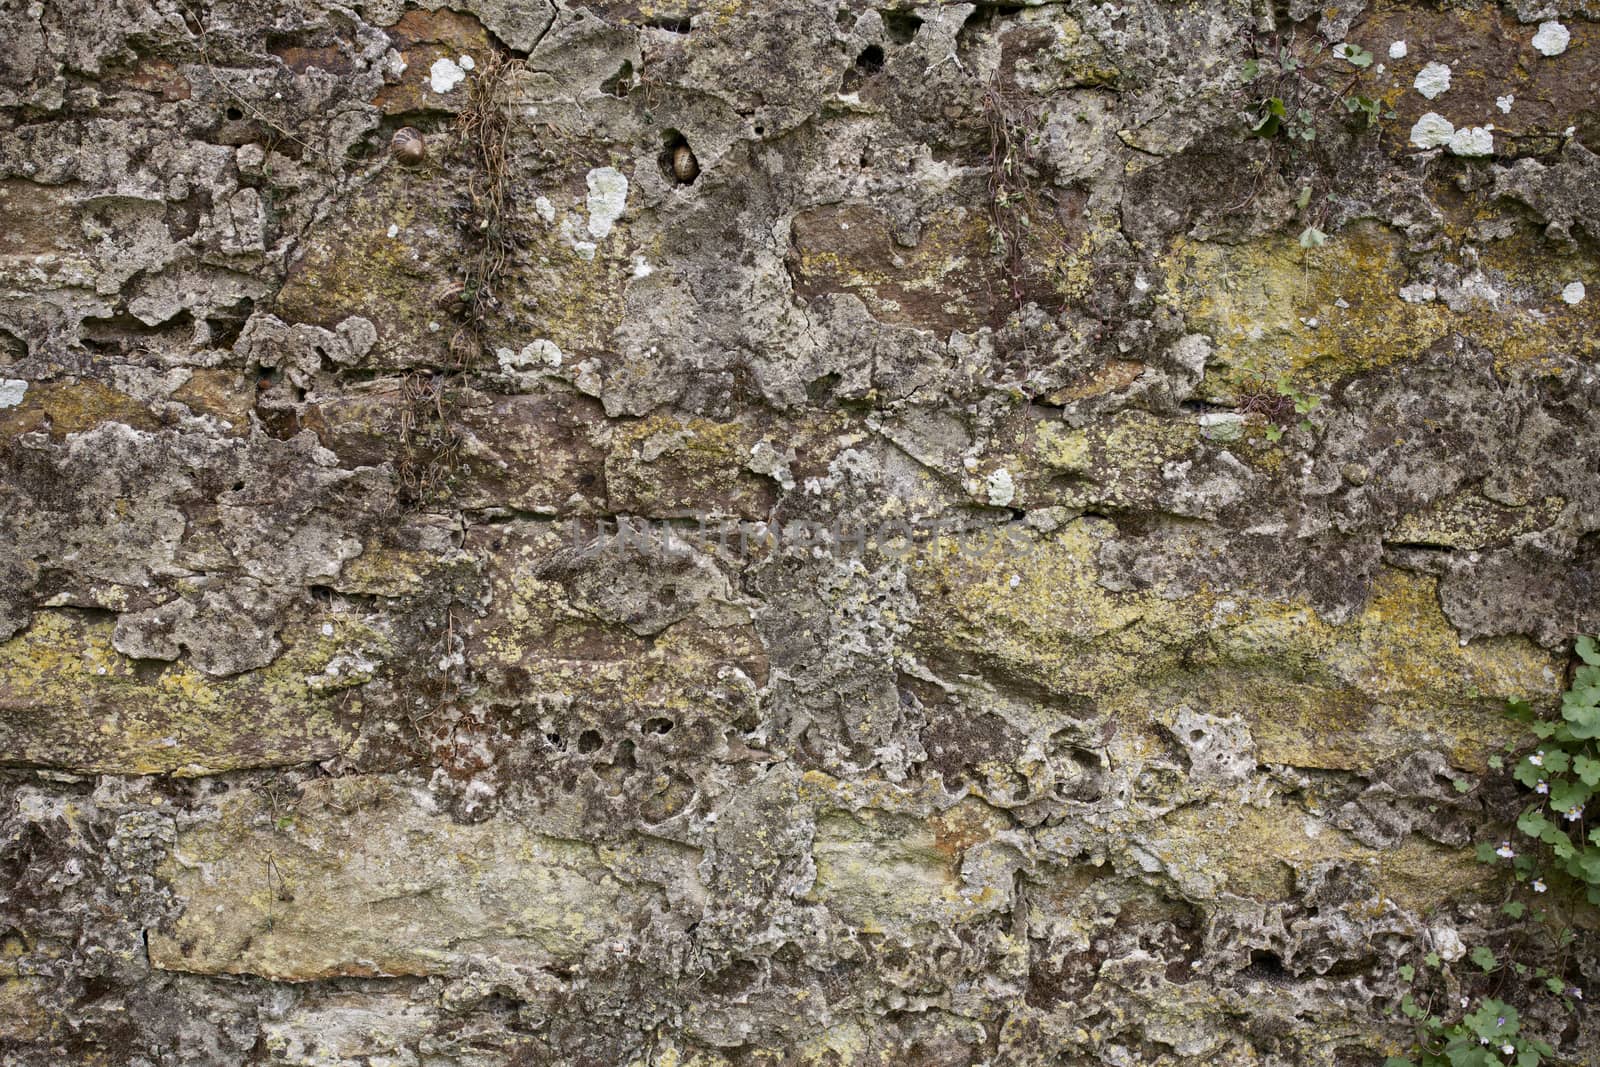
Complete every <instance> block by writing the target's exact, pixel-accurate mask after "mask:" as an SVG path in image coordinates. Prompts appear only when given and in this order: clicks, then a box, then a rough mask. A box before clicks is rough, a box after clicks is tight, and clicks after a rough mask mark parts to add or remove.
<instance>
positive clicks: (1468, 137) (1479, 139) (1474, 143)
mask: <svg viewBox="0 0 1600 1067" xmlns="http://www.w3.org/2000/svg"><path fill="white" fill-rule="evenodd" d="M1446 147H1447V148H1448V149H1449V150H1450V153H1451V154H1452V155H1457V156H1492V155H1494V127H1493V126H1463V127H1461V128H1460V129H1459V130H1457V131H1456V132H1455V133H1453V134H1451V135H1450V142H1449V144H1448V145H1446Z"/></svg>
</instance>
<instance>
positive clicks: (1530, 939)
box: [1384, 637, 1600, 1067]
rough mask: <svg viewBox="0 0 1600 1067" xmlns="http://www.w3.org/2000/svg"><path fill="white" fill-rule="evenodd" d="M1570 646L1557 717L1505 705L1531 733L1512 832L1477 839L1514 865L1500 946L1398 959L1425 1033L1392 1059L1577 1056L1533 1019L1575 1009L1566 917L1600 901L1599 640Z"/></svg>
mask: <svg viewBox="0 0 1600 1067" xmlns="http://www.w3.org/2000/svg"><path fill="white" fill-rule="evenodd" d="M1573 651H1574V653H1575V655H1576V657H1577V664H1576V666H1575V667H1574V669H1573V673H1572V684H1571V685H1570V686H1568V688H1567V691H1566V692H1565V693H1564V694H1563V695H1562V698H1561V714H1560V717H1559V718H1556V719H1541V718H1539V717H1537V716H1536V715H1535V714H1534V711H1533V708H1532V706H1531V705H1529V704H1528V703H1527V702H1526V701H1520V700H1513V701H1509V702H1508V705H1507V712H1508V714H1510V715H1511V716H1512V717H1513V718H1514V719H1516V720H1517V721H1519V722H1522V723H1524V724H1526V725H1527V727H1528V731H1529V734H1530V735H1531V736H1530V737H1529V739H1528V741H1526V742H1524V743H1523V744H1522V745H1520V746H1519V745H1515V744H1514V745H1512V746H1510V747H1509V748H1508V749H1507V751H1506V754H1507V756H1512V755H1513V754H1514V753H1516V752H1518V751H1519V750H1521V751H1522V755H1521V756H1520V757H1517V758H1515V762H1514V767H1513V769H1512V772H1511V776H1512V778H1513V779H1515V781H1516V782H1517V784H1518V785H1519V786H1520V787H1521V789H1520V790H1519V796H1520V798H1521V800H1520V804H1519V808H1520V810H1519V812H1518V814H1517V815H1516V817H1515V827H1516V829H1515V831H1514V833H1513V834H1512V835H1511V836H1507V837H1504V838H1501V839H1499V840H1497V841H1485V842H1482V843H1480V844H1479V845H1478V848H1477V854H1478V859H1479V860H1480V861H1482V862H1484V863H1491V864H1497V865H1498V864H1505V865H1507V866H1508V867H1509V868H1510V871H1511V874H1512V884H1511V892H1510V895H1509V896H1508V897H1507V899H1506V900H1505V901H1504V902H1503V903H1502V904H1501V907H1500V914H1501V916H1502V918H1503V926H1502V928H1501V929H1500V930H1499V931H1496V933H1497V935H1498V936H1497V937H1496V938H1495V943H1496V944H1498V945H1500V946H1501V951H1500V952H1498V953H1497V952H1496V951H1495V949H1494V948H1493V947H1491V946H1490V945H1487V944H1483V945H1477V946H1475V947H1473V948H1472V949H1471V950H1470V951H1467V950H1466V948H1465V946H1461V948H1460V950H1459V952H1458V953H1457V954H1456V956H1455V960H1456V963H1455V964H1454V965H1453V964H1452V963H1451V962H1449V961H1446V960H1444V959H1442V958H1441V956H1440V954H1439V952H1437V951H1436V952H1430V953H1429V954H1428V955H1427V956H1426V957H1424V958H1423V959H1422V960H1421V961H1420V966H1419V965H1416V964H1409V963H1408V964H1406V965H1404V966H1402V967H1400V968H1399V976H1400V980H1401V981H1402V982H1403V983H1405V984H1406V986H1407V992H1406V993H1405V994H1404V996H1403V997H1402V998H1401V1001H1400V1012H1401V1014H1402V1015H1404V1016H1405V1017H1406V1018H1407V1019H1408V1020H1410V1021H1411V1023H1412V1024H1413V1025H1414V1026H1415V1027H1416V1033H1417V1039H1416V1044H1415V1046H1414V1048H1413V1051H1412V1054H1411V1058H1406V1057H1399V1056H1396V1057H1391V1058H1390V1059H1389V1060H1387V1061H1386V1062H1385V1065H1384V1067H1540V1065H1541V1064H1544V1065H1553V1064H1558V1063H1567V1062H1570V1061H1565V1060H1561V1059H1558V1058H1557V1057H1556V1052H1555V1050H1554V1048H1553V1047H1552V1046H1551V1044H1550V1043H1549V1042H1548V1041H1546V1040H1544V1039H1542V1038H1540V1037H1538V1036H1537V1035H1535V1034H1533V1033H1531V1032H1530V1028H1529V1027H1528V1025H1527V1024H1526V1023H1525V1021H1524V1019H1525V1017H1526V1016H1528V1015H1530V1014H1537V1015H1539V1016H1542V1017H1543V1018H1545V1019H1546V1020H1548V1019H1551V1018H1559V1017H1563V1016H1565V1015H1567V1014H1570V1013H1572V1012H1575V1011H1577V1010H1578V1006H1579V1004H1580V1002H1581V1001H1582V999H1583V990H1582V989H1581V988H1580V987H1578V986H1577V985H1575V984H1573V982H1572V980H1571V978H1570V977H1569V973H1568V969H1569V964H1570V962H1571V961H1570V952H1571V948H1572V946H1573V945H1574V943H1575V942H1576V940H1577V937H1578V935H1577V934H1576V933H1575V932H1574V930H1573V929H1572V926H1571V925H1570V924H1569V921H1568V920H1569V919H1570V917H1571V913H1572V910H1573V909H1575V908H1578V909H1581V908H1584V907H1591V906H1600V828H1596V829H1590V827H1589V825H1588V824H1589V819H1588V816H1587V811H1588V808H1589V806H1590V803H1591V801H1593V799H1594V797H1595V795H1596V794H1597V793H1600V643H1597V642H1596V640H1595V639H1594V638H1593V637H1579V638H1577V640H1576V641H1575V642H1574V645H1573ZM1489 766H1490V769H1491V770H1504V769H1505V767H1506V760H1505V759H1502V758H1501V757H1498V756H1496V757H1493V758H1491V759H1490V760H1489ZM1552 901H1554V903H1551V902H1552ZM1513 1002H1515V1003H1513ZM1517 1003H1520V1004H1521V1005H1522V1009H1521V1011H1519V1009H1518V1007H1517V1006H1516V1004H1517ZM1535 1006H1537V1007H1538V1009H1539V1010H1538V1012H1536V1013H1535V1012H1534V1008H1535Z"/></svg>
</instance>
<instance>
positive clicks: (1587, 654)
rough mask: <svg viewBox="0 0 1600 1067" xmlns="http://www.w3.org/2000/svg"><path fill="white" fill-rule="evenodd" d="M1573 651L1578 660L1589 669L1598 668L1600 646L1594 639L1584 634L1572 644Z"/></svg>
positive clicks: (1599, 665) (1599, 663)
mask: <svg viewBox="0 0 1600 1067" xmlns="http://www.w3.org/2000/svg"><path fill="white" fill-rule="evenodd" d="M1573 651H1575V652H1577V653H1578V658H1579V659H1581V660H1583V662H1585V663H1587V664H1588V665H1589V666H1591V667H1600V644H1597V643H1596V642H1595V639H1594V638H1592V637H1590V636H1588V635H1587V634H1585V635H1584V636H1582V637H1579V638H1578V640H1577V641H1576V642H1574V644H1573Z"/></svg>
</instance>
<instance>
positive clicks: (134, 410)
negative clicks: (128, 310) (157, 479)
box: [0, 378, 160, 438]
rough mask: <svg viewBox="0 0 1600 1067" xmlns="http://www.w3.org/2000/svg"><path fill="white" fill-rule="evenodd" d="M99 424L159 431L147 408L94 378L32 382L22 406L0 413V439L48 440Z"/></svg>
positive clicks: (3, 410) (157, 421) (158, 421)
mask: <svg viewBox="0 0 1600 1067" xmlns="http://www.w3.org/2000/svg"><path fill="white" fill-rule="evenodd" d="M103 422H120V423H125V424H126V425H128V426H132V427H133V428H134V429H136V430H154V429H157V428H159V426H160V420H158V419H157V418H156V417H155V415H154V414H152V413H151V411H150V405H148V404H146V403H144V402H142V401H139V400H135V399H134V398H133V397H131V396H128V395H126V394H124V393H120V392H118V391H117V390H115V389H113V388H112V387H111V386H109V385H107V384H106V383H104V382H102V381H98V380H96V379H94V378H65V379H62V380H60V381H54V382H33V383H31V384H30V385H29V386H28V391H27V392H26V393H24V394H23V399H22V403H21V404H19V405H17V406H16V407H14V408H4V409H0V435H4V436H5V437H7V438H10V437H14V436H17V435H18V434H24V433H32V432H34V431H36V430H48V431H49V432H50V433H51V435H52V436H55V437H64V436H65V435H67V434H69V433H79V432H80V431H83V430H90V429H93V428H94V427H96V426H98V425H100V424H101V423H103Z"/></svg>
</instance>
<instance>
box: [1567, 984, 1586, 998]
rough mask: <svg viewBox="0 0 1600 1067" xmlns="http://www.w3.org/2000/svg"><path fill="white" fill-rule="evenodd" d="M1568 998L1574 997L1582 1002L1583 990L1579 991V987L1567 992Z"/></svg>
mask: <svg viewBox="0 0 1600 1067" xmlns="http://www.w3.org/2000/svg"><path fill="white" fill-rule="evenodd" d="M1567 996H1569V997H1573V998H1575V999H1577V1000H1582V999H1583V990H1581V989H1579V988H1578V987H1577V986H1573V987H1572V988H1571V989H1569V990H1567Z"/></svg>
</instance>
